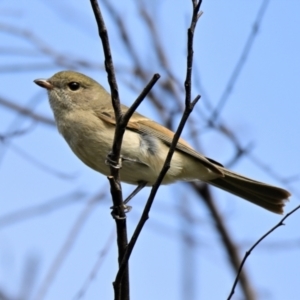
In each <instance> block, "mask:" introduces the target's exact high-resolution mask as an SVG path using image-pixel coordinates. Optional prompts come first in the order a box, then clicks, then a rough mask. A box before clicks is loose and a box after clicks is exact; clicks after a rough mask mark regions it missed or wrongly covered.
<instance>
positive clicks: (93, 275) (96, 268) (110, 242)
mask: <svg viewBox="0 0 300 300" xmlns="http://www.w3.org/2000/svg"><path fill="white" fill-rule="evenodd" d="M115 236H116V233H115V230H114V229H113V230H112V231H111V233H110V235H109V236H108V238H107V241H106V243H105V245H104V246H103V248H102V250H101V251H100V253H99V256H98V260H97V261H96V263H95V265H94V267H93V269H92V270H91V272H90V274H89V276H88V278H87V279H86V281H85V282H84V284H83V286H82V287H81V288H80V290H79V291H78V293H77V294H76V296H75V297H74V300H79V299H83V298H84V296H85V293H86V292H87V290H88V288H89V286H90V284H91V283H92V281H93V280H94V279H95V278H96V276H97V273H98V272H99V269H100V268H101V266H102V263H103V261H104V259H105V257H106V255H107V253H108V252H109V250H110V249H111V247H112V245H113V242H114V239H115Z"/></svg>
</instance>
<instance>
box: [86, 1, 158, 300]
mask: <svg viewBox="0 0 300 300" xmlns="http://www.w3.org/2000/svg"><path fill="white" fill-rule="evenodd" d="M91 5H92V8H93V11H94V15H95V18H96V22H97V25H98V30H99V35H100V38H101V40H102V45H103V50H104V56H105V68H106V71H107V74H108V82H109V85H110V89H111V95H112V104H113V107H114V112H115V118H116V130H115V136H114V141H113V145H112V151H111V153H110V154H109V156H108V158H109V161H110V163H111V175H112V176H110V177H109V181H110V184H111V193H112V198H113V204H114V207H113V212H112V214H113V215H114V216H115V220H116V226H117V240H118V249H119V258H118V260H119V265H120V264H121V262H122V261H123V257H124V253H125V251H126V249H127V243H128V242H127V228H126V215H125V212H124V205H123V197H122V189H121V184H120V177H119V160H120V154H121V145H122V140H123V135H124V132H125V129H126V126H127V123H128V121H129V119H130V117H131V116H132V114H133V113H134V111H135V110H136V109H137V107H138V106H139V105H140V103H141V102H142V101H143V100H144V99H145V97H146V95H147V94H148V93H149V91H150V90H151V88H152V87H153V85H154V84H155V83H156V81H157V80H158V79H159V77H160V76H159V75H158V74H155V75H154V77H153V79H152V80H151V81H150V83H149V84H148V85H147V86H146V88H145V89H144V91H143V92H142V93H141V95H140V96H139V97H138V98H137V99H136V101H135V102H134V103H133V105H132V106H131V107H130V108H129V109H128V111H127V112H126V113H125V115H124V116H123V115H122V111H121V106H120V100H119V93H118V86H117V82H116V77H115V72H114V66H113V60H112V56H111V51H110V46H109V38H108V34H107V30H106V26H105V23H104V20H103V17H102V14H101V11H100V7H99V6H98V3H97V1H95V0H91ZM124 273H125V274H124ZM124 273H123V274H122V278H121V280H120V281H119V282H118V284H115V283H114V290H115V299H116V300H119V299H121V297H122V299H124V300H128V299H129V271H128V263H126V265H125V268H124ZM123 275H124V276H123Z"/></svg>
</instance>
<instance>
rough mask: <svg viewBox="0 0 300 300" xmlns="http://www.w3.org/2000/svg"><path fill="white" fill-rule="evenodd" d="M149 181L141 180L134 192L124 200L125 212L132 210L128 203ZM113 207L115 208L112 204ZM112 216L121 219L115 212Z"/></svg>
mask: <svg viewBox="0 0 300 300" xmlns="http://www.w3.org/2000/svg"><path fill="white" fill-rule="evenodd" d="M146 184H147V182H146V181H139V182H138V186H137V187H136V188H135V189H134V190H133V192H132V193H131V194H130V195H129V196H128V197H127V198H126V199H125V200H124V201H123V206H124V212H125V213H128V212H130V211H131V208H132V207H131V206H130V205H127V203H128V202H129V201H130V200H131V199H132V198H133V197H134V196H135V195H136V194H138V192H139V191H141V190H142V189H143V188H144V187H145V186H146ZM111 209H114V206H111ZM112 216H113V217H114V218H117V219H120V217H118V216H116V215H115V214H113V213H112Z"/></svg>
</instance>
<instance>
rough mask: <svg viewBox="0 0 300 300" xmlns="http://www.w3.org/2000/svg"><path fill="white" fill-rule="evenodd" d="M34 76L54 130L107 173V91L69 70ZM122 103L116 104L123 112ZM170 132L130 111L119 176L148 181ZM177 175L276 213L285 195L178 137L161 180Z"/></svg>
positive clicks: (110, 132) (110, 116)
mask: <svg viewBox="0 0 300 300" xmlns="http://www.w3.org/2000/svg"><path fill="white" fill-rule="evenodd" d="M34 82H35V83H36V84H38V85H39V86H41V87H43V88H45V89H47V91H48V96H49V101H50V105H51V108H52V110H53V113H54V117H55V120H56V124H57V127H58V130H59V132H60V133H61V134H62V135H63V137H64V138H65V140H66V141H67V143H68V144H69V146H70V147H71V149H72V150H73V152H74V153H75V154H76V155H77V156H78V157H79V158H80V159H81V160H82V161H83V162H84V163H85V164H86V165H88V166H89V167H90V168H92V169H94V170H96V171H98V172H100V173H102V174H104V175H109V174H110V169H109V166H108V165H107V164H106V163H105V160H106V157H107V154H108V153H109V152H110V150H111V147H112V143H113V138H114V132H115V124H116V121H115V118H114V111H113V107H112V104H111V96H110V94H109V93H108V92H107V91H106V90H105V89H104V88H103V87H102V86H101V85H100V84H99V83H97V82H96V81H95V80H93V79H92V78H89V77H87V76H85V75H83V74H80V73H77V72H73V71H63V72H59V73H56V74H55V75H53V76H52V77H51V78H50V79H36V80H35V81H34ZM127 109H128V108H127V107H126V106H125V105H122V111H123V112H125V111H127ZM173 136H174V133H173V132H172V131H170V130H169V129H167V128H165V127H164V126H162V125H160V124H158V123H156V122H154V121H152V120H150V119H148V118H147V117H144V116H143V115H141V114H139V113H137V112H135V113H134V114H133V116H132V117H131V119H130V121H129V123H128V125H127V128H126V131H125V134H124V138H123V143H122V151H121V154H122V168H121V171H120V176H121V180H122V181H124V182H126V183H130V184H134V185H137V186H138V189H141V188H143V187H144V186H152V185H153V184H154V183H155V181H156V179H157V177H158V175H159V173H160V171H161V168H162V166H163V164H164V161H165V158H166V156H167V153H168V151H169V147H170V144H171V142H172V139H173ZM178 180H183V181H194V180H201V181H203V182H206V183H209V184H211V185H213V186H216V187H218V188H220V189H223V190H225V191H227V192H229V193H231V194H234V195H236V196H239V197H241V198H243V199H246V200H248V201H250V202H252V203H254V204H256V205H259V206H261V207H263V208H265V209H267V210H269V211H272V212H274V213H278V214H282V213H283V207H284V204H285V202H286V201H287V200H288V197H289V196H290V193H289V192H288V191H286V190H284V189H282V188H279V187H276V186H272V185H269V184H266V183H263V182H259V181H256V180H253V179H250V178H247V177H245V176H242V175H240V174H237V173H235V172H232V171H229V170H228V169H226V168H224V167H223V166H222V165H221V164H219V163H218V162H216V161H214V160H212V159H210V158H207V157H205V156H203V155H202V154H200V153H198V152H197V151H195V150H194V149H193V148H192V147H191V146H190V145H189V144H188V143H187V142H185V141H184V140H183V139H180V140H179V142H178V144H177V147H176V151H175V152H174V155H173V158H172V161H171V167H170V169H169V170H168V172H167V174H166V176H165V178H164V180H163V184H169V183H173V182H175V181H178Z"/></svg>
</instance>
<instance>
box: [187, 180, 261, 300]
mask: <svg viewBox="0 0 300 300" xmlns="http://www.w3.org/2000/svg"><path fill="white" fill-rule="evenodd" d="M191 185H192V186H193V188H194V189H195V191H196V192H197V193H199V195H200V196H201V198H202V199H203V202H204V203H205V204H206V206H207V208H208V210H209V211H210V213H211V216H212V219H213V220H214V222H215V227H216V230H217V232H218V233H219V235H220V237H221V240H222V243H223V245H224V249H225V250H226V252H227V255H228V259H229V262H230V264H231V267H232V269H233V270H234V272H237V270H238V268H239V266H240V264H241V259H240V256H239V252H238V249H237V246H236V245H235V243H234V241H233V239H232V237H231V235H230V234H229V230H228V228H227V227H226V224H225V222H224V220H223V218H222V216H221V214H220V212H219V210H218V207H217V205H215V202H214V199H213V197H212V194H211V191H210V189H209V187H208V185H207V184H202V185H201V186H200V185H199V184H196V183H191ZM241 286H242V290H243V293H244V295H245V299H247V300H255V299H256V297H255V292H254V289H253V288H252V286H251V281H250V280H249V278H248V276H246V273H245V270H244V271H243V272H242V273H241Z"/></svg>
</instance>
